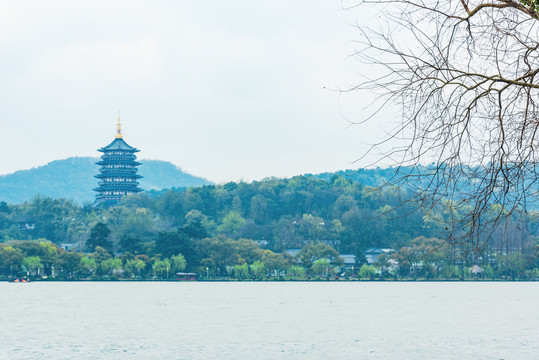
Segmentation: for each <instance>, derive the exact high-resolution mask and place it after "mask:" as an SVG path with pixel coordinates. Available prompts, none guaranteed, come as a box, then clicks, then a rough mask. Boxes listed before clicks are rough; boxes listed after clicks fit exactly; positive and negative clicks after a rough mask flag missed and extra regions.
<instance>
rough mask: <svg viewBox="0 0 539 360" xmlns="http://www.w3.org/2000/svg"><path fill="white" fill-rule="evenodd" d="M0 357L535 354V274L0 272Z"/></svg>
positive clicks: (538, 286)
mask: <svg viewBox="0 0 539 360" xmlns="http://www.w3.org/2000/svg"><path fill="white" fill-rule="evenodd" d="M0 304H1V305H2V311H1V312H0V359H2V360H3V359H9V360H12V359H519V360H520V359H539V283H462V282H460V283H458V282H455V283H448V282H443V283H442V282H440V283H427V282H417V283H403V282H398V283H394V282H361V283H360V282H339V283H337V282H335V283H333V282H311V283H302V282H259V283H248V282H244V283H234V282H231V283H204V282H198V283H197V282H193V283H181V282H177V283H173V282H169V283H149V282H138V283H97V282H96V283H92V282H88V283H84V282H72V283H69V282H63V283H62V282H58V283H45V282H41V283H29V284H10V283H0Z"/></svg>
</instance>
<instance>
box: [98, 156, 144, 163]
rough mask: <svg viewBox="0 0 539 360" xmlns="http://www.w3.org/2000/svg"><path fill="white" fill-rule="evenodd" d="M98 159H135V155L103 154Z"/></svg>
mask: <svg viewBox="0 0 539 360" xmlns="http://www.w3.org/2000/svg"><path fill="white" fill-rule="evenodd" d="M100 159H101V160H102V161H110V162H116V161H135V160H137V157H136V156H135V155H133V156H130V155H124V156H119V155H112V156H106V155H103V156H101V158H100Z"/></svg>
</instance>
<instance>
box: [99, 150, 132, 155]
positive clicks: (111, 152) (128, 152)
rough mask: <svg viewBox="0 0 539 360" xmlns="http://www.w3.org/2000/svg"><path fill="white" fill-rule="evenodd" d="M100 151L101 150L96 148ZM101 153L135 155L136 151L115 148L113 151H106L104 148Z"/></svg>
mask: <svg viewBox="0 0 539 360" xmlns="http://www.w3.org/2000/svg"><path fill="white" fill-rule="evenodd" d="M98 151H101V150H98ZM101 152H102V153H103V155H102V156H135V153H136V152H137V151H131V150H115V151H108V150H104V151H101Z"/></svg>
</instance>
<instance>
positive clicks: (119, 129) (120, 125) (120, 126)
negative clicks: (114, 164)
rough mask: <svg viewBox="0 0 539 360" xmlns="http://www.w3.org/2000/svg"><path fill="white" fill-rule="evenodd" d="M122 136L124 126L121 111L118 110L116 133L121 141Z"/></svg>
mask: <svg viewBox="0 0 539 360" xmlns="http://www.w3.org/2000/svg"><path fill="white" fill-rule="evenodd" d="M121 138H123V136H122V124H120V110H118V132H117V133H116V139H121Z"/></svg>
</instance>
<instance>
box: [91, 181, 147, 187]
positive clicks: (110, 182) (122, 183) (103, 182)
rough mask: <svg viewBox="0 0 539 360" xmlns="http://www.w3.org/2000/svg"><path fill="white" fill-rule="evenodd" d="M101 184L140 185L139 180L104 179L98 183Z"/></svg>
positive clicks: (118, 185) (115, 185) (117, 185)
mask: <svg viewBox="0 0 539 360" xmlns="http://www.w3.org/2000/svg"><path fill="white" fill-rule="evenodd" d="M97 184H98V185H99V186H114V187H131V186H139V185H140V184H139V183H138V181H107V180H103V181H100V182H98V183H97Z"/></svg>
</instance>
